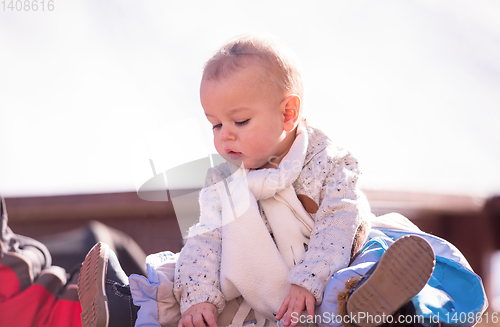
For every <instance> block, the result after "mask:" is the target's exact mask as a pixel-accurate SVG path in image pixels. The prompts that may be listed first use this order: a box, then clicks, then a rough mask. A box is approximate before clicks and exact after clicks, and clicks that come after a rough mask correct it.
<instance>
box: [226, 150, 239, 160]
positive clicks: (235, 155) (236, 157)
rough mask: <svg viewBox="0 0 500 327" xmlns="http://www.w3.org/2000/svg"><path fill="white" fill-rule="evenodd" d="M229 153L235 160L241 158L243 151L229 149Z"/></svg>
mask: <svg viewBox="0 0 500 327" xmlns="http://www.w3.org/2000/svg"><path fill="white" fill-rule="evenodd" d="M228 154H229V157H231V159H233V160H235V159H238V158H240V157H241V154H242V153H241V152H235V151H229V152H228Z"/></svg>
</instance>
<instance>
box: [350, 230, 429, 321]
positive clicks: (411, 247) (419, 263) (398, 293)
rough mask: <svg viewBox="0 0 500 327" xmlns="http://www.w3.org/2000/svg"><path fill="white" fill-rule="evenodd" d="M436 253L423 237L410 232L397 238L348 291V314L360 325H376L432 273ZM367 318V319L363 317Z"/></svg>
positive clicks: (406, 301) (406, 299) (403, 304)
mask: <svg viewBox="0 0 500 327" xmlns="http://www.w3.org/2000/svg"><path fill="white" fill-rule="evenodd" d="M435 261H436V258H435V255H434V251H433V250H432V247H431V245H430V244H429V242H427V241H426V240H425V239H424V238H422V237H420V236H417V235H408V236H404V237H402V238H400V239H398V240H397V241H396V242H394V243H393V244H392V245H391V246H389V248H388V249H387V251H386V252H385V253H384V254H383V255H382V257H381V258H380V260H379V261H378V263H377V264H376V265H375V266H373V267H372V269H370V270H369V271H368V272H367V273H366V274H365V275H364V276H363V278H361V280H360V281H359V282H358V283H357V285H356V286H355V287H354V288H353V289H352V290H351V291H350V292H349V293H350V295H349V298H348V300H347V314H348V315H349V317H351V318H353V319H352V320H351V323H352V324H353V325H355V326H357V327H375V326H380V325H382V324H383V323H384V322H387V320H386V321H383V317H387V316H391V315H393V314H394V313H396V312H397V311H398V310H399V309H400V308H402V307H404V306H405V305H406V304H407V303H408V302H409V301H410V300H411V299H412V298H413V297H414V296H415V295H417V294H418V293H419V292H420V291H421V290H422V288H423V287H424V286H425V285H426V284H427V282H428V281H429V279H430V278H431V276H432V272H433V270H434V265H435ZM361 318H364V319H361Z"/></svg>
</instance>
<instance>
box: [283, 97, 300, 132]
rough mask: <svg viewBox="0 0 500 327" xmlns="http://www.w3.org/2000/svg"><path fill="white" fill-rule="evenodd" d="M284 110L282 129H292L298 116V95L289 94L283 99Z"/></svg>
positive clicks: (288, 130) (297, 120)
mask: <svg viewBox="0 0 500 327" xmlns="http://www.w3.org/2000/svg"><path fill="white" fill-rule="evenodd" d="M283 102H284V103H285V112H284V114H283V120H284V130H285V131H287V132H290V131H293V130H294V128H295V127H297V124H298V122H299V118H300V97H299V96H298V95H297V94H290V95H289V96H287V97H286V98H285V100H283Z"/></svg>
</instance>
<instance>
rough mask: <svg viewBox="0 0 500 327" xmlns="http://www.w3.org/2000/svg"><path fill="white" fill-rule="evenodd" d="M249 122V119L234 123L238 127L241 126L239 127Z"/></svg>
mask: <svg viewBox="0 0 500 327" xmlns="http://www.w3.org/2000/svg"><path fill="white" fill-rule="evenodd" d="M249 120H250V119H247V120H243V121H237V122H236V125H239V126H241V125H245V124H246V123H248V121H249Z"/></svg>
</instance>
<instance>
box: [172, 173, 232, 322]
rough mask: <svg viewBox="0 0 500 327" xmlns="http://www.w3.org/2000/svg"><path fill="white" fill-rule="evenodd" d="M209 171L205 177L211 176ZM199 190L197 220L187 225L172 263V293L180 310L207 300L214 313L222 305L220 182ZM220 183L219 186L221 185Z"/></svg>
mask: <svg viewBox="0 0 500 327" xmlns="http://www.w3.org/2000/svg"><path fill="white" fill-rule="evenodd" d="M211 174H214V171H213V170H210V171H209V174H208V176H207V180H210V179H211V176H210V175H211ZM207 184H208V185H207V186H206V187H205V188H204V189H202V190H201V192H200V197H199V201H200V208H201V214H200V221H199V222H198V223H197V224H196V225H194V226H193V227H191V228H190V230H189V234H188V239H187V241H186V244H185V245H184V247H183V248H182V250H181V253H180V255H179V259H178V261H177V264H176V267H175V281H174V290H173V292H174V295H175V298H176V299H177V301H178V302H179V304H180V308H181V314H183V313H184V312H185V311H186V310H187V309H189V308H190V307H191V306H193V305H195V304H198V303H203V302H209V303H212V304H213V305H215V307H216V308H217V313H218V314H220V313H221V312H222V310H223V309H224V304H225V300H224V296H223V294H222V292H221V291H220V288H221V287H220V260H221V248H222V236H221V205H220V200H219V193H218V192H219V190H218V188H219V187H221V184H222V183H215V178H214V182H212V183H211V182H209V183H207ZM222 187H223V186H222Z"/></svg>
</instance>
